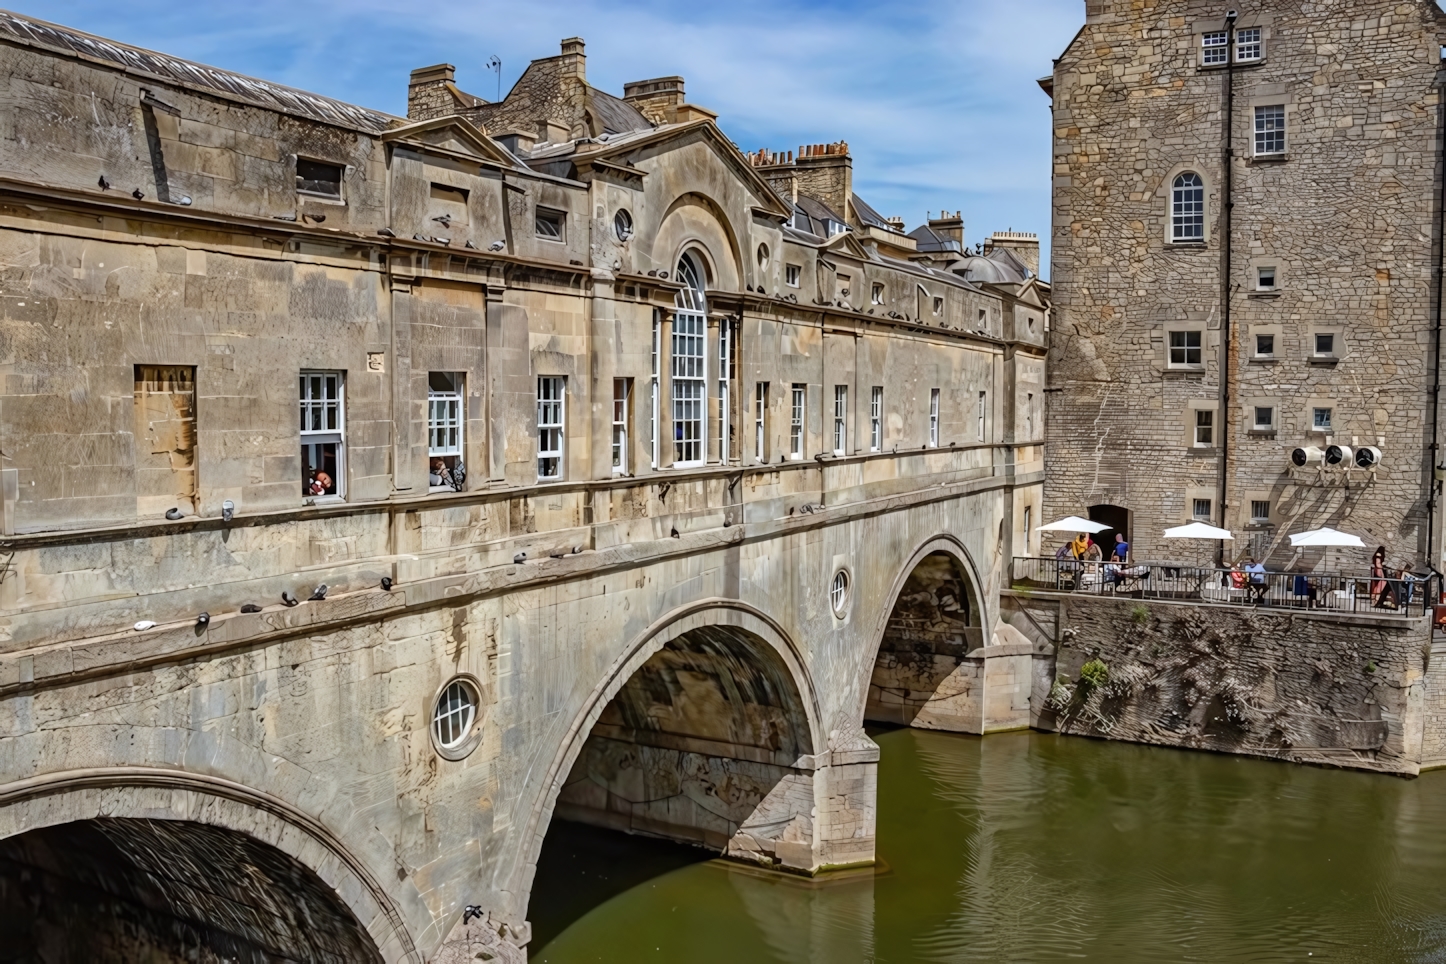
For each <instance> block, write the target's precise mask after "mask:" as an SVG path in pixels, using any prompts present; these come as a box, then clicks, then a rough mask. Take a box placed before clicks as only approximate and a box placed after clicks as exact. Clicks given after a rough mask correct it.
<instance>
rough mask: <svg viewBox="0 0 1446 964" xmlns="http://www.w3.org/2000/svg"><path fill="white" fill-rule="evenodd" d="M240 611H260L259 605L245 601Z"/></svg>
mask: <svg viewBox="0 0 1446 964" xmlns="http://www.w3.org/2000/svg"><path fill="white" fill-rule="evenodd" d="M241 611H242V612H243V613H259V612H260V611H261V607H260V606H258V605H256V604H255V603H247V604H246V605H244V606H242V607H241Z"/></svg>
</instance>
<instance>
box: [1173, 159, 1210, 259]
mask: <svg viewBox="0 0 1446 964" xmlns="http://www.w3.org/2000/svg"><path fill="white" fill-rule="evenodd" d="M1170 240H1171V241H1176V242H1193V241H1204V240H1205V182H1204V181H1202V180H1200V175H1199V174H1196V173H1195V172H1194V171H1186V172H1184V173H1183V174H1181V175H1179V176H1178V177H1176V178H1175V183H1174V185H1173V186H1172V187H1171V188H1170Z"/></svg>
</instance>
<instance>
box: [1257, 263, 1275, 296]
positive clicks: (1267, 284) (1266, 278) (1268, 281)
mask: <svg viewBox="0 0 1446 964" xmlns="http://www.w3.org/2000/svg"><path fill="white" fill-rule="evenodd" d="M1255 290H1256V291H1274V290H1275V266H1274V265H1271V266H1269V267H1264V268H1256V269H1255Z"/></svg>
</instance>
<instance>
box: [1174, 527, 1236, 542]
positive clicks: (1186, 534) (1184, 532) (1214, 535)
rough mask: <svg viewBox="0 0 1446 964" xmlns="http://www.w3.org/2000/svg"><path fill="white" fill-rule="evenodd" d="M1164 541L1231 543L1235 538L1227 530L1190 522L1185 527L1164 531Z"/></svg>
mask: <svg viewBox="0 0 1446 964" xmlns="http://www.w3.org/2000/svg"><path fill="white" fill-rule="evenodd" d="M1165 538H1166V539H1214V540H1216V541H1222V540H1224V541H1231V542H1233V541H1234V540H1235V537H1234V536H1233V535H1231V534H1230V530H1229V529H1218V528H1216V527H1215V526H1212V525H1209V524H1207V523H1204V522H1192V523H1190V524H1189V525H1187V526H1176V527H1175V528H1173V529H1166V530H1165Z"/></svg>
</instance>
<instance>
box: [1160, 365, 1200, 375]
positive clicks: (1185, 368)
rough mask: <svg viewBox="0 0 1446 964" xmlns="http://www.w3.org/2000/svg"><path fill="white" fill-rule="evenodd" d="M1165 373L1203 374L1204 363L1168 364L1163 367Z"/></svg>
mask: <svg viewBox="0 0 1446 964" xmlns="http://www.w3.org/2000/svg"><path fill="white" fill-rule="evenodd" d="M1165 374H1166V375H1203V374H1205V366H1204V365H1170V366H1168V367H1166V369H1165Z"/></svg>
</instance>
